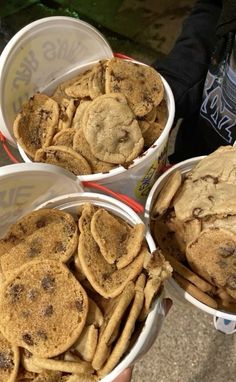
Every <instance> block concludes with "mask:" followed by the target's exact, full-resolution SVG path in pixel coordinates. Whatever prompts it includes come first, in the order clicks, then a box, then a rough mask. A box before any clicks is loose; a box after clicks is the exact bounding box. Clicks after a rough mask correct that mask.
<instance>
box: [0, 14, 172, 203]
mask: <svg viewBox="0 0 236 382" xmlns="http://www.w3.org/2000/svg"><path fill="white" fill-rule="evenodd" d="M111 57H113V53H112V50H111V48H110V46H109V44H108V43H107V42H106V40H105V39H104V37H103V36H102V35H101V34H100V33H99V32H98V31H97V30H96V29H95V28H93V27H92V26H91V25H89V24H87V23H85V22H82V21H81V20H77V19H73V18H70V17H62V16H56V17H48V18H44V19H40V20H37V21H35V22H33V23H31V24H29V25H27V26H26V27H24V28H23V29H21V30H20V31H19V32H18V33H17V34H16V35H15V36H14V37H13V38H12V39H11V40H10V41H9V43H8V44H7V46H6V47H5V49H4V50H3V52H2V55H1V57H0V76H1V78H3V81H2V82H1V88H0V126H1V131H2V133H3V134H4V136H5V137H6V138H7V139H8V141H9V142H10V143H11V144H13V145H16V142H15V138H14V136H13V132H12V125H13V121H14V119H15V116H16V114H17V112H18V111H19V110H20V108H21V105H22V103H23V102H24V101H26V100H27V99H28V98H29V97H30V96H32V95H33V94H34V93H35V92H36V91H44V92H46V93H48V94H49V95H50V94H51V93H52V91H53V90H54V89H55V88H56V86H57V85H58V84H59V83H61V82H63V81H64V80H66V79H69V78H72V77H73V76H75V75H76V74H78V73H80V72H82V71H85V70H86V69H88V68H90V67H91V66H92V65H93V64H94V63H95V62H97V61H98V60H100V59H105V58H111ZM162 81H163V84H164V89H165V95H164V97H165V99H166V103H167V108H168V119H167V123H166V126H165V128H164V130H163V132H162V134H161V136H160V137H159V138H158V139H157V140H156V142H155V143H154V144H153V145H152V147H150V148H149V149H148V150H147V151H146V152H145V153H144V154H142V155H141V156H140V157H138V158H136V159H135V160H134V161H133V163H132V165H130V167H129V168H128V169H125V168H124V167H122V166H119V167H117V168H115V169H113V170H111V171H110V172H109V173H106V174H105V173H98V174H92V175H86V176H79V179H80V180H81V181H90V182H96V183H98V184H100V185H103V186H106V187H108V188H110V189H111V190H113V191H118V192H123V193H125V194H127V195H129V196H131V197H133V198H135V199H136V200H138V201H141V202H143V203H144V202H145V200H146V197H147V195H148V193H149V191H150V189H151V187H152V185H153V183H154V182H155V180H156V178H157V177H158V176H159V174H160V172H161V170H162V168H163V167H164V165H165V162H166V152H167V143H168V138H169V133H170V129H171V127H172V124H173V120H174V114H175V105H174V98H173V94H172V91H171V89H170V87H169V85H168V83H167V82H166V81H165V79H164V78H162ZM18 149H19V151H20V154H21V157H22V159H23V160H24V161H25V162H30V159H29V158H28V157H27V155H26V154H25V153H24V151H23V150H22V149H21V148H20V147H18Z"/></svg>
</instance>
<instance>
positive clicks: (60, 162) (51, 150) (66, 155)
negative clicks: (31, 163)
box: [34, 146, 92, 175]
mask: <svg viewBox="0 0 236 382" xmlns="http://www.w3.org/2000/svg"><path fill="white" fill-rule="evenodd" d="M34 159H35V162H42V163H49V164H54V165H57V166H60V167H63V168H65V169H66V170H68V171H71V172H72V173H73V174H75V175H89V174H91V172H92V171H91V167H90V165H89V164H88V162H87V161H86V159H85V158H84V157H83V156H82V155H80V154H79V153H77V152H75V151H74V150H73V149H71V148H70V147H67V146H49V147H45V148H44V149H39V150H37V151H36V153H35V157H34Z"/></svg>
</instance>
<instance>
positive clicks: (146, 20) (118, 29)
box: [0, 0, 193, 63]
mask: <svg viewBox="0 0 236 382" xmlns="http://www.w3.org/2000/svg"><path fill="white" fill-rule="evenodd" d="M192 4H193V0H179V1H176V0H159V1H158V0H52V1H50V0H49V1H47V0H45V1H39V0H8V1H5V0H0V16H1V24H0V49H1V50H2V49H3V47H4V46H5V44H6V42H7V41H8V40H9V38H10V37H11V36H12V35H13V34H15V32H17V31H18V30H19V29H20V28H22V27H23V26H25V25H26V24H28V23H29V22H31V21H34V20H36V19H39V18H42V17H46V16H52V15H67V16H72V17H76V18H79V19H81V20H84V21H87V22H89V23H90V24H92V25H93V26H95V27H96V28H98V29H99V30H100V32H102V33H103V34H104V36H105V37H106V39H107V40H108V41H109V43H110V45H111V47H112V48H113V51H114V52H122V53H126V54H128V55H131V56H133V57H134V58H136V59H140V60H142V61H144V62H147V63H150V62H152V61H153V60H155V59H156V58H158V57H161V56H163V55H165V54H167V53H168V52H169V50H170V49H171V47H172V46H173V43H174V41H175V39H176V36H177V35H178V34H179V32H180V29H181V25H182V22H183V20H184V18H185V17H186V16H187V14H188V13H189V12H190V9H191V7H192Z"/></svg>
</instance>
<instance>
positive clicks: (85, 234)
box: [78, 204, 148, 298]
mask: <svg viewBox="0 0 236 382" xmlns="http://www.w3.org/2000/svg"><path fill="white" fill-rule="evenodd" d="M94 212H95V210H94V208H93V206H92V205H89V204H88V205H86V206H85V207H84V209H83V213H82V215H81V217H80V219H79V229H80V236H79V247H78V256H79V258H80V263H81V266H82V269H83V272H84V273H85V275H86V277H87V279H88V280H89V282H90V283H91V285H92V286H93V288H94V289H95V290H96V291H97V292H98V293H99V294H101V295H102V296H103V297H105V298H112V297H115V296H117V295H118V294H120V293H121V292H122V290H123V289H124V288H125V286H126V285H127V284H128V282H129V281H130V280H133V279H134V278H135V277H136V276H137V275H138V274H139V273H140V272H141V270H142V266H143V259H144V256H145V254H146V253H147V252H148V250H147V248H146V246H144V247H142V248H141V250H140V252H139V254H138V255H137V256H136V258H135V259H134V260H133V261H132V262H131V263H130V264H129V265H127V266H126V267H125V268H122V269H117V267H116V265H115V264H109V263H108V262H107V261H106V260H105V259H104V257H103V256H102V254H101V252H100V249H99V247H98V245H97V243H96V241H95V240H94V238H93V236H92V233H91V220H92V217H93V214H94Z"/></svg>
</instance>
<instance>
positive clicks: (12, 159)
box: [0, 131, 19, 163]
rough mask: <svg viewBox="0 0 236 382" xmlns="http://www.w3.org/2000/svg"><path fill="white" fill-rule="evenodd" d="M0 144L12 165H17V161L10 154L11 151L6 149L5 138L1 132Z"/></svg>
mask: <svg viewBox="0 0 236 382" xmlns="http://www.w3.org/2000/svg"><path fill="white" fill-rule="evenodd" d="M0 142H1V144H2V147H3V149H4V151H5V153H6V154H7V156H8V157H9V158H10V160H11V161H12V162H13V163H19V161H18V160H17V159H16V158H15V157H14V155H13V154H12V152H11V150H10V149H9V148H8V146H7V140H6V137H4V135H3V134H2V133H1V131H0Z"/></svg>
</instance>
